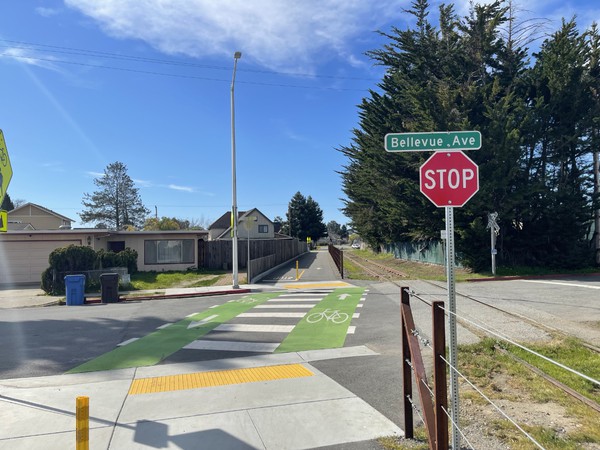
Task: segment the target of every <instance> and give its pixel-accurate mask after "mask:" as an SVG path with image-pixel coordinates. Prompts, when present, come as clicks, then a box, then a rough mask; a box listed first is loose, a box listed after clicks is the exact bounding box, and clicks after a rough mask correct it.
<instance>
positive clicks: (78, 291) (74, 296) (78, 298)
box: [65, 275, 85, 306]
mask: <svg viewBox="0 0 600 450" xmlns="http://www.w3.org/2000/svg"><path fill="white" fill-rule="evenodd" d="M65 291H66V292H67V306H75V305H83V304H84V302H85V296H84V292H85V275H67V276H65Z"/></svg>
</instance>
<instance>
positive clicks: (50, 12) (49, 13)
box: [35, 6, 60, 17]
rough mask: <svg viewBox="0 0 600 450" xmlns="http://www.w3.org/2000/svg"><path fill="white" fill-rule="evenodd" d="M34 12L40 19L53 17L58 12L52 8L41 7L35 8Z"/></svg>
mask: <svg viewBox="0 0 600 450" xmlns="http://www.w3.org/2000/svg"><path fill="white" fill-rule="evenodd" d="M35 12H36V13H38V14H39V15H40V16H42V17H53V16H55V15H57V14H59V12H60V11H59V10H58V9H54V8H45V7H43V6H38V7H37V8H35Z"/></svg>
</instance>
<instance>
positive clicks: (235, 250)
mask: <svg viewBox="0 0 600 450" xmlns="http://www.w3.org/2000/svg"><path fill="white" fill-rule="evenodd" d="M241 57H242V53H241V52H235V53H234V54H233V77H232V79H231V197H232V200H231V220H232V222H233V223H232V231H233V236H232V237H231V243H232V253H233V255H232V262H231V263H232V278H233V282H232V286H231V287H232V288H233V289H238V288H239V287H240V286H239V283H238V230H237V228H238V212H237V187H236V173H235V103H234V95H233V91H234V86H235V71H236V69H237V62H238V59H240V58H241Z"/></svg>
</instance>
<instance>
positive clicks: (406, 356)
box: [401, 287, 448, 450]
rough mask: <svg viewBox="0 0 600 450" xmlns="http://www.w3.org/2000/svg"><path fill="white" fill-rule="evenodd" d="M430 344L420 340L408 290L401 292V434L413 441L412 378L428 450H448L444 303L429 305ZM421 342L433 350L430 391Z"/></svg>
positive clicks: (404, 289)
mask: <svg viewBox="0 0 600 450" xmlns="http://www.w3.org/2000/svg"><path fill="white" fill-rule="evenodd" d="M431 308H432V309H431V313H432V316H433V333H432V335H433V344H430V343H429V341H427V340H426V339H420V335H419V332H418V330H417V329H416V327H415V321H414V319H413V315H412V310H411V307H410V290H409V288H408V287H403V288H401V314H402V398H403V399H404V403H403V405H404V432H405V435H406V437H407V438H409V439H412V438H413V437H414V420H413V408H415V403H414V401H413V374H414V378H415V382H416V386H417V390H418V392H419V400H420V403H421V411H422V412H423V416H422V417H421V418H422V420H423V422H424V425H425V429H426V431H427V439H428V441H429V448H430V449H436V450H448V388H447V385H446V364H445V357H446V331H445V330H446V327H445V314H444V302H440V301H437V302H432V303H431ZM420 340H421V341H422V342H423V344H424V345H426V346H430V347H431V348H432V350H433V380H434V386H433V389H431V388H430V387H429V384H428V382H427V374H426V373H425V366H424V364H423V355H422V354H421V347H420V345H419V342H420Z"/></svg>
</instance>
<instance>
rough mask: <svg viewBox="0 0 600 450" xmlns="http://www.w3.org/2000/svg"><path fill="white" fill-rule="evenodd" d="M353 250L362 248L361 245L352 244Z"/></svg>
mask: <svg viewBox="0 0 600 450" xmlns="http://www.w3.org/2000/svg"><path fill="white" fill-rule="evenodd" d="M352 248H360V244H359V243H358V242H355V243H354V244H352Z"/></svg>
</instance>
